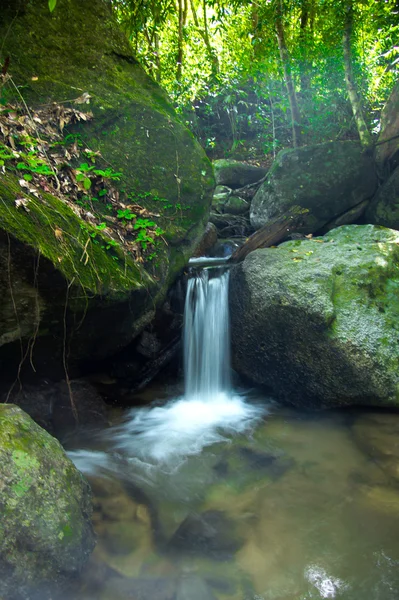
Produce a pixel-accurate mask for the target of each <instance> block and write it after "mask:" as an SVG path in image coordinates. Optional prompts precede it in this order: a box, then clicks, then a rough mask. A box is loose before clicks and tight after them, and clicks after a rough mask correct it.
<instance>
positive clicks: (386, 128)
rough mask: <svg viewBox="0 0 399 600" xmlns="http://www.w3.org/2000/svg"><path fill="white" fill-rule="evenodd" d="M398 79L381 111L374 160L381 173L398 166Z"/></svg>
mask: <svg viewBox="0 0 399 600" xmlns="http://www.w3.org/2000/svg"><path fill="white" fill-rule="evenodd" d="M398 135H399V81H398V82H397V83H396V85H395V86H394V88H393V90H392V93H391V95H390V97H389V99H388V102H387V103H386V105H385V106H384V108H383V110H382V113H381V131H380V135H379V136H378V146H377V149H376V161H377V164H378V166H379V168H380V170H381V173H384V172H389V170H390V169H392V168H394V166H398V160H399V137H398Z"/></svg>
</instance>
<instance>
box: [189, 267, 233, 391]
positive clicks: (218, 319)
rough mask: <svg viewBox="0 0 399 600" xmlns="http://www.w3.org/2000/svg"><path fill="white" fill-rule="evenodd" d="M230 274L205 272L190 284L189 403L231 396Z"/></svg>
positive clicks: (193, 278)
mask: <svg viewBox="0 0 399 600" xmlns="http://www.w3.org/2000/svg"><path fill="white" fill-rule="evenodd" d="M228 286H229V271H225V272H224V273H222V274H221V275H219V276H216V277H210V270H209V269H204V270H203V271H202V272H201V273H200V274H199V275H197V276H196V277H192V278H191V279H189V281H188V286H187V296H186V304H185V309H184V373H185V395H186V398H187V400H190V399H202V400H204V401H212V398H215V397H217V396H218V395H220V394H221V393H229V392H230V390H231V381H230V336H229V316H228Z"/></svg>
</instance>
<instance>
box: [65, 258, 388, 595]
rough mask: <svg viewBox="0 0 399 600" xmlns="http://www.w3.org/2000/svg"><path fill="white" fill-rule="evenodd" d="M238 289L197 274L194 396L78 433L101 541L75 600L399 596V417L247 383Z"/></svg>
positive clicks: (162, 393)
mask: <svg viewBox="0 0 399 600" xmlns="http://www.w3.org/2000/svg"><path fill="white" fill-rule="evenodd" d="M227 293H228V271H226V270H223V268H220V267H218V268H212V269H211V268H209V269H208V268H205V269H202V270H201V271H199V272H197V273H196V274H194V275H193V277H192V278H191V279H190V281H189V285H188V291H187V298H186V306H185V326H184V348H185V350H184V356H185V366H184V368H185V390H184V393H183V394H182V393H180V394H179V392H178V391H177V389H174V387H173V386H170V387H169V388H168V387H167V386H166V385H165V386H164V387H163V388H161V389H160V387H159V384H158V385H157V384H154V385H153V386H149V388H148V390H147V394H149V395H150V397H151V398H152V403H151V404H150V405H149V406H147V407H145V408H135V409H131V410H129V411H126V412H124V413H123V414H119V413H118V414H115V415H114V417H113V424H112V426H111V427H110V428H108V429H104V430H102V431H96V432H92V431H91V432H87V433H80V436H79V437H78V438H74V439H71V440H70V441H69V455H70V457H71V458H72V460H73V461H74V462H75V464H76V465H77V467H78V468H79V469H81V470H82V471H83V472H84V473H85V474H86V475H87V477H88V478H89V480H90V483H91V486H92V489H93V495H94V515H93V519H94V525H95V528H96V531H97V535H98V543H97V547H96V549H95V551H94V553H93V555H92V557H91V559H90V561H89V563H88V565H87V567H86V568H85V570H84V572H83V573H82V575H81V577H80V579H79V580H78V581H76V582H75V585H74V586H73V589H72V590H71V591H69V593H68V595H66V596H64V597H63V600H64V598H65V600H72V599H74V600H94V599H96V600H122V599H123V600H125V599H131V600H228V599H229V600H311V599H312V600H313V599H322V598H337V599H345V600H391V599H392V600H394V599H395V600H397V598H398V597H399V569H398V566H399V539H398V536H397V532H398V530H399V529H398V526H399V488H398V485H399V435H398V434H399V414H390V413H388V412H383V411H372V410H360V409H358V410H355V409H347V410H345V411H344V410H342V411H329V412H317V413H309V412H307V413H304V412H300V411H297V410H294V409H290V408H287V407H284V406H281V405H279V404H278V403H276V402H275V401H274V400H273V399H271V398H268V397H265V396H264V395H262V394H261V393H260V392H259V391H253V390H252V391H251V390H243V389H237V388H235V387H234V386H233V385H232V382H231V374H230V362H229V320H228V312H227ZM177 387H178V386H177Z"/></svg>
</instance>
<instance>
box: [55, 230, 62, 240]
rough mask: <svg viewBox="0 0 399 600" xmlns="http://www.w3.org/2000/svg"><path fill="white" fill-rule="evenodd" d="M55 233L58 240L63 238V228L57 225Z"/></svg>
mask: <svg viewBox="0 0 399 600" xmlns="http://www.w3.org/2000/svg"><path fill="white" fill-rule="evenodd" d="M54 235H55V237H56V238H57V240H62V230H61V229H60V228H59V227H56V228H55V229H54Z"/></svg>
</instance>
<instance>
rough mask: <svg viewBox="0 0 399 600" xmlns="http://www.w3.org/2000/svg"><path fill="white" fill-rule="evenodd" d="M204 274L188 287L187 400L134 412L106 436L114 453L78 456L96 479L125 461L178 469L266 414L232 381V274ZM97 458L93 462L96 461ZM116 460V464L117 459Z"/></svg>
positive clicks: (78, 453) (74, 454)
mask: <svg viewBox="0 0 399 600" xmlns="http://www.w3.org/2000/svg"><path fill="white" fill-rule="evenodd" d="M211 275H212V274H211V271H210V270H207V269H204V270H203V271H202V272H201V273H200V274H199V275H196V276H195V277H192V278H191V279H190V280H189V282H188V289H187V296H186V302H185V310H184V369H185V395H184V397H182V398H178V399H174V400H170V401H169V402H168V403H167V404H165V405H164V406H162V407H154V408H140V409H132V410H130V411H129V413H128V417H127V419H126V421H125V422H124V423H122V424H121V425H119V426H116V427H112V428H111V429H109V430H107V432H106V433H105V434H104V436H103V437H104V439H106V440H107V445H108V447H109V452H108V453H102V452H94V453H90V452H89V451H86V450H83V451H74V452H70V453H69V455H70V457H71V458H72V460H74V462H75V464H76V466H77V467H78V468H79V469H80V470H82V471H84V472H86V473H88V474H92V473H93V472H96V471H97V470H104V471H108V470H118V469H117V465H116V464H114V463H115V461H116V462H117V463H118V464H119V466H120V458H121V457H123V459H126V460H130V461H134V462H135V464H136V463H137V462H139V463H140V464H141V465H143V463H144V464H145V465H148V466H150V465H152V466H154V465H157V464H158V465H161V466H162V468H163V469H165V467H167V468H170V469H172V470H173V469H175V468H177V467H179V466H180V465H181V464H182V463H183V462H184V460H185V457H186V456H189V455H192V454H197V453H199V452H200V451H201V450H202V448H203V447H205V446H208V445H210V444H214V443H216V442H221V441H225V440H227V439H228V436H229V435H232V434H234V433H235V434H237V433H242V432H244V431H246V430H248V429H249V428H251V427H252V426H253V425H254V424H255V422H256V421H257V420H258V419H259V417H260V416H261V415H263V414H265V409H264V407H263V408H260V407H259V406H253V405H250V404H248V403H247V402H246V401H245V398H244V397H243V396H242V395H239V394H237V393H234V391H233V390H232V386H231V377H230V336H229V315H228V284H229V272H228V271H225V272H224V273H222V274H221V275H216V276H211ZM91 456H92V460H91V459H90V457H91ZM112 457H113V458H112Z"/></svg>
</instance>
